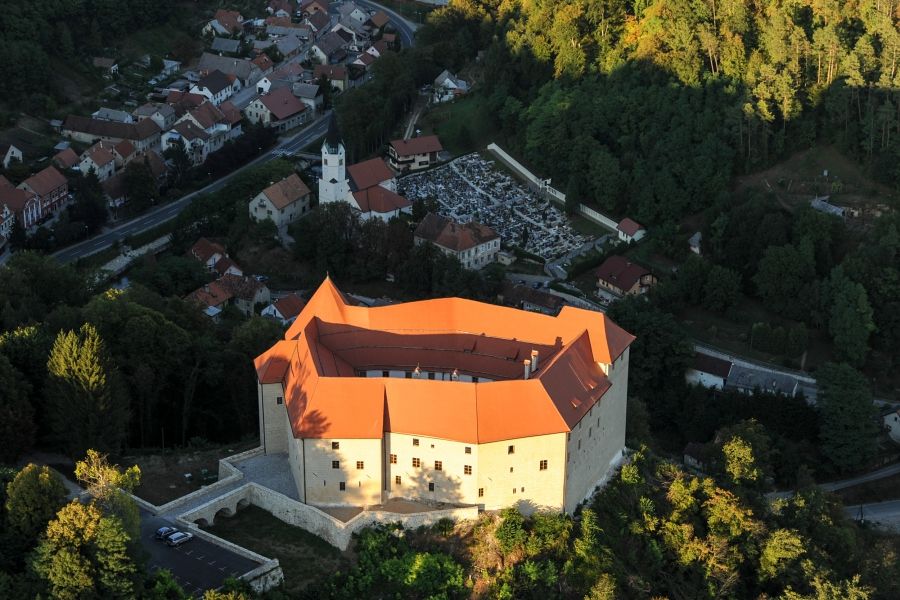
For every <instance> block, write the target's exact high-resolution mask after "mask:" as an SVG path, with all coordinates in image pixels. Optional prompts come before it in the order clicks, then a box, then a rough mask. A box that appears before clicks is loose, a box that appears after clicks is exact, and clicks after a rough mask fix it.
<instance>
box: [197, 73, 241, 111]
mask: <svg viewBox="0 0 900 600" xmlns="http://www.w3.org/2000/svg"><path fill="white" fill-rule="evenodd" d="M239 91H241V81H240V80H239V79H238V78H237V77H235V76H234V75H226V74H225V73H223V72H222V71H219V70H218V69H216V70H214V71H210V72H209V73H207V74H206V76H204V77H202V78H201V79H200V81H198V82H197V83H196V85H194V86H193V87H192V88H191V92H190V93H192V94H199V95H201V96H203V97H204V98H206V99H207V100H209V101H210V102H212V103H213V104H215V105H216V106H219V105H220V104H222V103H223V102H225V101H226V100H228V99H229V98H231V97H232V96H233V95H234V94H235V93H237V92H239Z"/></svg>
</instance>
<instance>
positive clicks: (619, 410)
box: [255, 278, 634, 513]
mask: <svg viewBox="0 0 900 600" xmlns="http://www.w3.org/2000/svg"><path fill="white" fill-rule="evenodd" d="M633 340H634V337H633V336H632V335H630V334H629V333H627V332H626V331H624V330H623V329H621V328H620V327H619V326H617V325H616V324H615V323H613V322H612V321H611V320H610V319H609V318H608V317H606V315H604V314H602V313H599V312H592V311H587V310H582V309H579V308H574V307H570V306H566V307H564V308H563V309H562V310H561V311H560V313H559V315H558V316H556V317H552V316H548V315H542V314H536V313H529V312H525V311H521V310H518V309H514V308H507V307H501V306H495V305H491V304H485V303H481V302H475V301H471V300H464V299H460V298H442V299H435V300H424V301H419V302H408V303H403V304H396V305H390V306H383V307H377V308H368V307H362V306H354V305H353V304H351V303H350V302H349V301H348V300H347V299H346V297H345V296H344V295H343V294H342V293H341V292H340V291H339V290H338V289H337V287H336V286H335V285H334V283H332V281H331V280H330V279H327V278H326V280H325V281H324V282H323V283H322V285H321V286H320V287H319V289H318V290H317V291H316V292H315V294H314V295H313V296H312V298H311V299H310V301H309V303H308V304H307V305H306V307H305V308H304V309H303V311H302V312H301V313H300V315H299V316H298V317H297V319H296V321H295V322H294V324H293V325H292V326H291V328H290V329H289V330H288V331H287V333H286V334H285V337H284V339H283V340H280V341H278V342H277V343H276V344H275V345H274V346H272V347H271V348H270V349H269V350H268V351H266V352H265V353H263V354H262V355H260V356H259V357H258V358H257V359H256V361H255V366H256V371H257V376H258V380H259V396H258V400H259V421H260V439H261V440H262V445H263V447H264V449H265V452H266V453H267V454H273V453H287V454H288V456H289V462H290V468H291V474H292V476H293V479H294V482H295V484H296V486H297V491H298V493H299V496H300V498H301V500H302V501H303V502H306V503H308V504H313V505H318V506H371V505H376V504H380V503H382V502H384V501H386V500H387V499H389V498H395V497H401V498H410V499H421V500H428V501H434V502H450V503H457V504H473V505H478V506H480V507H481V508H484V509H488V510H491V509H499V508H503V507H506V506H517V507H518V508H519V509H520V510H522V512H525V513H528V512H531V511H533V510H536V509H547V510H559V511H566V512H570V513H571V512H572V511H574V510H575V508H576V506H577V505H578V504H579V503H580V502H581V501H582V500H584V499H585V498H586V497H587V496H589V495H590V494H591V493H592V491H593V490H594V489H595V488H596V487H597V485H598V484H600V483H602V482H603V481H604V480H605V478H606V477H607V475H608V473H609V471H610V469H611V468H612V467H613V466H614V465H615V464H616V463H617V461H618V460H619V459H620V458H621V456H622V452H623V450H624V444H625V409H626V396H627V390H628V357H629V346H630V344H631V343H632V341H633Z"/></svg>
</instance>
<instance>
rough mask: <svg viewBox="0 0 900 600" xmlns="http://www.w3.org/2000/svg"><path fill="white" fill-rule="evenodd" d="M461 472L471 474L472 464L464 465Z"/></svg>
mask: <svg viewBox="0 0 900 600" xmlns="http://www.w3.org/2000/svg"><path fill="white" fill-rule="evenodd" d="M463 473H465V474H466V475H471V474H472V465H464V466H463Z"/></svg>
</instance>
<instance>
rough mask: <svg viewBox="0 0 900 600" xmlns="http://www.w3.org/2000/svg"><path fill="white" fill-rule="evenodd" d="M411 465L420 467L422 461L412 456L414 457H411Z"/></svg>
mask: <svg viewBox="0 0 900 600" xmlns="http://www.w3.org/2000/svg"><path fill="white" fill-rule="evenodd" d="M413 466H414V467H421V466H422V461H421V460H419V459H418V458H414V459H413Z"/></svg>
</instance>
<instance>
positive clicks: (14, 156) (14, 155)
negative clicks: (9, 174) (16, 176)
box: [0, 144, 22, 169]
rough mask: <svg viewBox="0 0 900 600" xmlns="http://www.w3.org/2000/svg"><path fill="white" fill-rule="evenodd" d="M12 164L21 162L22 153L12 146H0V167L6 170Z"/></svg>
mask: <svg viewBox="0 0 900 600" xmlns="http://www.w3.org/2000/svg"><path fill="white" fill-rule="evenodd" d="M13 162H22V151H21V150H19V149H18V148H16V147H15V146H13V145H12V144H0V165H3V168H4V169H8V168H9V165H11V164H12V163H13Z"/></svg>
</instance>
